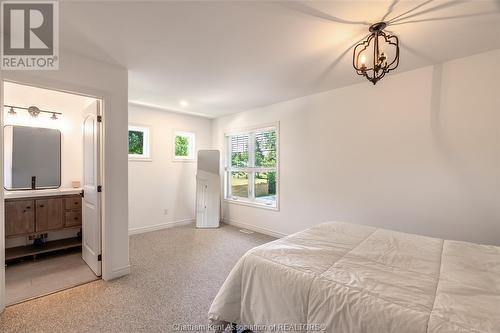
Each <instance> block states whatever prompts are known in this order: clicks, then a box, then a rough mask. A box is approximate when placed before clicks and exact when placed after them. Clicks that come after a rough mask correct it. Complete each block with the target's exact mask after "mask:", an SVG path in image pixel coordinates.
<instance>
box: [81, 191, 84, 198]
mask: <svg viewBox="0 0 500 333" xmlns="http://www.w3.org/2000/svg"><path fill="white" fill-rule="evenodd" d="M80 196H81V197H82V198H84V197H85V191H84V190H82V192H80Z"/></svg>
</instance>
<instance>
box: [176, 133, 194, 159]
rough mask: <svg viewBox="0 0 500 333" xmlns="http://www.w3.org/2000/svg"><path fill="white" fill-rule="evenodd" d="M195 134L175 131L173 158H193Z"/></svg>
mask: <svg viewBox="0 0 500 333" xmlns="http://www.w3.org/2000/svg"><path fill="white" fill-rule="evenodd" d="M194 145H195V136H194V133H190V132H175V135H174V160H175V161H194V160H195V146H194Z"/></svg>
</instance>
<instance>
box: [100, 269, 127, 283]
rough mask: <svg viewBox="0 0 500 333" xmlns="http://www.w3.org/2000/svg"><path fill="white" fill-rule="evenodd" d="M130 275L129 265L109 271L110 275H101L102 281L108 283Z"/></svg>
mask: <svg viewBox="0 0 500 333" xmlns="http://www.w3.org/2000/svg"><path fill="white" fill-rule="evenodd" d="M128 274H130V265H127V266H125V267H122V268H118V269H115V270H113V271H111V273H110V274H103V275H102V279H103V280H104V281H109V280H113V279H117V278H119V277H122V276H125V275H128Z"/></svg>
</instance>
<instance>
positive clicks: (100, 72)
mask: <svg viewBox="0 0 500 333" xmlns="http://www.w3.org/2000/svg"><path fill="white" fill-rule="evenodd" d="M59 58H60V61H61V63H60V68H59V70H57V71H1V72H0V79H2V80H6V79H7V80H11V81H17V82H20V83H31V84H33V85H36V86H41V87H45V88H51V89H57V90H63V91H74V92H79V93H83V94H87V95H90V96H97V97H102V98H103V99H104V110H105V114H104V121H103V127H104V137H103V139H104V147H105V154H106V159H105V161H104V174H105V182H104V183H103V193H102V195H103V199H104V200H103V201H104V203H105V210H104V211H103V222H104V227H103V229H104V230H103V235H102V237H103V242H104V247H103V278H104V279H111V278H115V277H118V276H121V275H124V274H127V273H128V272H129V271H130V266H129V256H128V198H127V190H128V176H127V175H128V167H127V146H128V145H127V124H128V113H127V107H128V72H127V70H126V69H124V68H121V67H117V66H114V65H109V64H105V63H101V62H97V61H94V60H92V59H89V58H86V57H82V56H79V55H76V54H74V53H69V52H61V53H60V57H59ZM0 93H1V92H0ZM1 100H3V95H2V96H0V101H1ZM2 125H3V123H2ZM0 146H1V145H0ZM0 179H1V177H0ZM0 185H2V184H0ZM2 186H3V185H2ZM0 193H1V194H0V199H2V198H3V192H1V191H0ZM3 215H4V210H3V200H0V222H1V223H0V262H3V260H4V251H3V248H4V245H5V244H4V228H3ZM0 269H1V271H0V294H1V293H2V292H3V291H4V290H3V288H2V286H3V285H4V273H5V268H4V267H3V265H2V267H1V268H0ZM1 296H2V295H0V310H1V309H2V307H3V304H2V303H1V302H2V301H3V297H1Z"/></svg>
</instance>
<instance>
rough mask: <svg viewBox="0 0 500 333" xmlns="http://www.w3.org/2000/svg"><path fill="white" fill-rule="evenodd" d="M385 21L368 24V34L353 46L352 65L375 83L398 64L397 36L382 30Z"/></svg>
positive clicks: (385, 25) (385, 24)
mask: <svg viewBox="0 0 500 333" xmlns="http://www.w3.org/2000/svg"><path fill="white" fill-rule="evenodd" d="M386 27H387V23H385V22H378V23H375V24H373V25H371V26H370V35H369V36H368V37H367V38H366V39H365V40H364V41H362V42H361V43H359V44H357V45H356V46H355V47H354V52H353V54H352V65H353V66H354V69H355V70H356V73H357V74H358V75H362V76H364V77H366V78H367V79H368V81H370V82H372V83H373V84H376V83H377V82H378V81H379V80H380V79H382V78H383V77H384V76H385V74H387V73H389V72H390V71H392V70H394V69H396V67H398V65H399V41H398V37H396V36H394V35H389V34H386V33H385V32H384V29H385V28H386Z"/></svg>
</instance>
